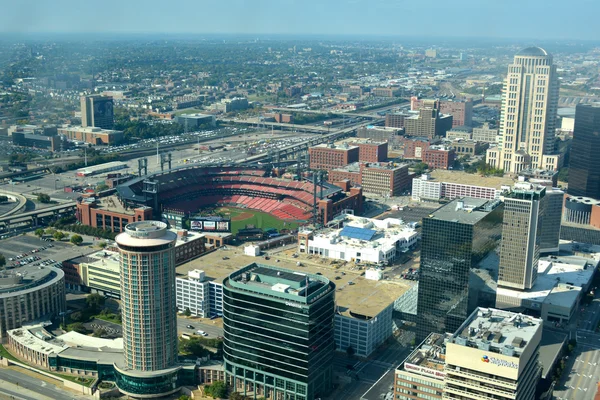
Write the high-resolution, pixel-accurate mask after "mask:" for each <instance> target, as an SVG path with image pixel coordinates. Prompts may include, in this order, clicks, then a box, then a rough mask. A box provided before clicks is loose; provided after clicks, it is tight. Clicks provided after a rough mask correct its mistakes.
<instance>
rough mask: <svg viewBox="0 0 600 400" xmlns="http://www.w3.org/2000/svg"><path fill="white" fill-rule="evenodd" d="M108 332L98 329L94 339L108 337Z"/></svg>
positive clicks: (95, 331)
mask: <svg viewBox="0 0 600 400" xmlns="http://www.w3.org/2000/svg"><path fill="white" fill-rule="evenodd" d="M106 334H107V332H106V329H104V328H98V329H96V330H94V334H93V336H94V337H102V336H106Z"/></svg>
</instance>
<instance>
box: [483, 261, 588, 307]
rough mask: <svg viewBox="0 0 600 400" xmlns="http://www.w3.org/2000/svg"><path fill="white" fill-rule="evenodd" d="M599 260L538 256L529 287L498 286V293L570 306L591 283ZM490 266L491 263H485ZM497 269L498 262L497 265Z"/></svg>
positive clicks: (538, 301)
mask: <svg viewBox="0 0 600 400" xmlns="http://www.w3.org/2000/svg"><path fill="white" fill-rule="evenodd" d="M597 264H598V261H597V260H595V259H593V258H585V257H579V256H548V257H543V258H540V261H539V263H538V276H537V279H536V281H535V283H534V285H533V287H532V288H531V289H530V290H526V291H521V290H516V289H510V288H503V287H498V288H497V293H498V294H499V295H503V296H510V297H514V298H518V299H528V300H530V301H534V302H537V303H546V304H553V305H558V306H562V307H572V306H573V305H574V304H575V303H576V301H577V298H578V296H579V294H580V292H581V290H582V288H586V287H587V286H588V284H589V283H590V281H591V279H592V277H593V275H594V271H595V267H596V265H597ZM487 267H489V268H493V266H492V265H487ZM496 269H497V265H496Z"/></svg>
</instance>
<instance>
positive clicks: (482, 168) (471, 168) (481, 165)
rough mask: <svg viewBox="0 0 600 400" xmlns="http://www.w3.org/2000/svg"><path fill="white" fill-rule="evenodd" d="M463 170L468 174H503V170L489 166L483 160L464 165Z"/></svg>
mask: <svg viewBox="0 0 600 400" xmlns="http://www.w3.org/2000/svg"><path fill="white" fill-rule="evenodd" d="M464 171H465V172H467V173H469V174H481V175H484V176H503V175H504V170H502V169H499V168H494V167H490V166H489V165H488V164H487V163H486V162H485V160H479V161H477V162H474V163H472V164H468V165H465V166H464Z"/></svg>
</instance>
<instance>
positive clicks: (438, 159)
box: [422, 146, 456, 169]
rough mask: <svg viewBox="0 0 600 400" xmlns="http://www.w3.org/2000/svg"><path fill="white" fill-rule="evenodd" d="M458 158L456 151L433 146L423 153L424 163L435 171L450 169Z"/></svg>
mask: <svg viewBox="0 0 600 400" xmlns="http://www.w3.org/2000/svg"><path fill="white" fill-rule="evenodd" d="M455 158H456V153H455V151H454V149H452V148H450V149H448V148H445V147H443V146H431V147H429V148H428V149H427V150H425V151H424V152H423V158H422V160H423V162H424V163H425V164H427V165H429V168H433V169H436V168H437V169H450V167H451V166H452V164H453V163H454V159H455Z"/></svg>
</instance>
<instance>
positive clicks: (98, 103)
mask: <svg viewBox="0 0 600 400" xmlns="http://www.w3.org/2000/svg"><path fill="white" fill-rule="evenodd" d="M114 125H115V117H114V112H113V99H112V97H109V96H102V95H91V96H81V126H82V127H84V128H87V127H96V128H101V129H112V128H113V127H114Z"/></svg>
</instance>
